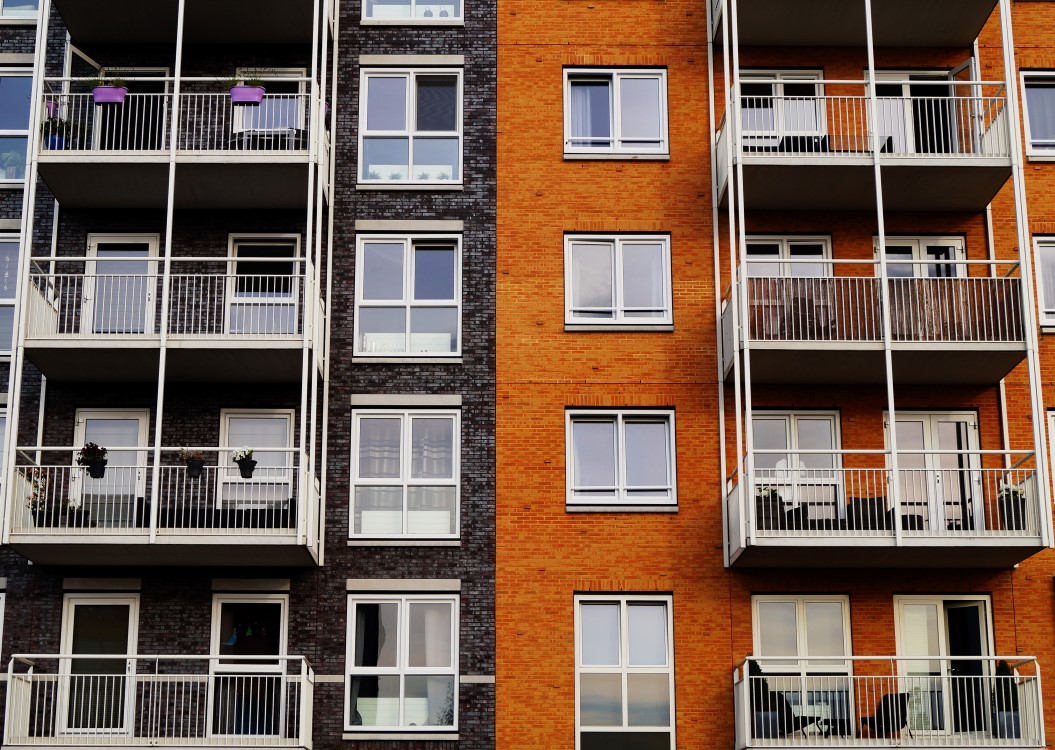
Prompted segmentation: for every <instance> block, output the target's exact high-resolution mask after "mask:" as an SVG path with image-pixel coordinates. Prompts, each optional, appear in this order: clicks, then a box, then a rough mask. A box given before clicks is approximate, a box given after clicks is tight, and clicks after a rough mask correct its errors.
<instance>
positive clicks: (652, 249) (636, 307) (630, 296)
mask: <svg viewBox="0 0 1055 750" xmlns="http://www.w3.org/2000/svg"><path fill="white" fill-rule="evenodd" d="M564 268H565V273H566V279H565V293H564V296H565V313H564V321H565V323H569V324H572V323H587V324H608V325H612V326H618V325H653V324H664V323H670V322H672V320H673V317H672V315H671V292H670V238H668V237H644V236H642V237H636V236H626V237H619V236H617V237H586V236H576V237H567V238H566V239H565V242H564Z"/></svg>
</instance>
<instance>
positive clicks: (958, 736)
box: [733, 655, 1045, 750]
mask: <svg viewBox="0 0 1055 750" xmlns="http://www.w3.org/2000/svg"><path fill="white" fill-rule="evenodd" d="M999 662H1004V663H1005V664H1009V665H1014V667H1013V668H1012V670H1011V674H1008V675H1003V674H999V673H998V671H997V665H998V663H999ZM733 703H734V707H735V716H736V744H735V747H736V749H737V750H742V748H752V747H767V748H784V747H809V748H826V747H831V748H836V747H838V748H846V747H889V746H892V745H897V746H899V747H911V748H916V747H919V748H927V747H962V748H988V747H1043V746H1044V744H1045V740H1044V710H1043V704H1042V702H1041V692H1040V666H1039V665H1038V664H1037V661H1036V659H1035V658H1034V657H1031V656H1025V657H1023V656H1014V657H971V656H966V657H963V656H960V657H956V656H931V655H920V656H913V657H911V658H904V657H897V656H877V657H860V656H854V657H849V658H823V659H809V660H804V659H795V658H791V659H782V660H779V662H778V660H775V659H768V660H767V659H754V658H748V659H745V660H744V661H742V662H740V664H738V665H737V666H736V667H735V668H734V670H733Z"/></svg>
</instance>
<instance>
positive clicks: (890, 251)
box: [886, 245, 915, 278]
mask: <svg viewBox="0 0 1055 750" xmlns="http://www.w3.org/2000/svg"><path fill="white" fill-rule="evenodd" d="M913 257H914V254H913V252H912V248H911V247H898V246H890V245H888V246H887V248H886V263H887V265H886V275H887V276H889V277H891V278H912V277H913V276H914V275H915V266H914V265H913V264H912V259H913ZM895 261H905V262H903V263H896V262H895Z"/></svg>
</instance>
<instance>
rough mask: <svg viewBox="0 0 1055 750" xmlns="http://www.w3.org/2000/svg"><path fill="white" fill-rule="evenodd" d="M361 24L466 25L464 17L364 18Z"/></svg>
mask: <svg viewBox="0 0 1055 750" xmlns="http://www.w3.org/2000/svg"><path fill="white" fill-rule="evenodd" d="M359 25H360V26H464V25H465V19H464V18H363V19H361V20H360V21H359Z"/></svg>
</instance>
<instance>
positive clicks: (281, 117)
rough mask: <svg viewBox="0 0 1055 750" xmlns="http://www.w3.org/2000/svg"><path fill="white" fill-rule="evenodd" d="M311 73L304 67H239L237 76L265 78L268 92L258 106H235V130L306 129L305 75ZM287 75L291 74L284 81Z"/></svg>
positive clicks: (233, 126)
mask: <svg viewBox="0 0 1055 750" xmlns="http://www.w3.org/2000/svg"><path fill="white" fill-rule="evenodd" d="M305 76H307V71H306V70H304V69H303V68H279V69H273V68H267V69H266V70H258V69H239V70H238V71H237V73H236V77H237V78H238V80H240V81H244V80H245V79H247V78H265V79H266V81H265V84H264V85H265V86H266V88H267V94H266V95H265V96H264V100H263V101H262V102H261V103H260V105H259V106H256V107H234V123H233V125H232V129H233V130H234V132H236V133H238V132H244V131H253V132H262V131H272V130H278V131H284V132H289V131H297V130H300V131H303V130H304V129H305V127H306V123H305V117H306V109H307V101H308V100H307V96H306V94H305V91H306V87H307V85H308V84H307V82H306V81H303V80H297V79H301V78H304V77H305ZM283 78H289V79H290V80H288V81H283V80H282V79H283Z"/></svg>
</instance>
